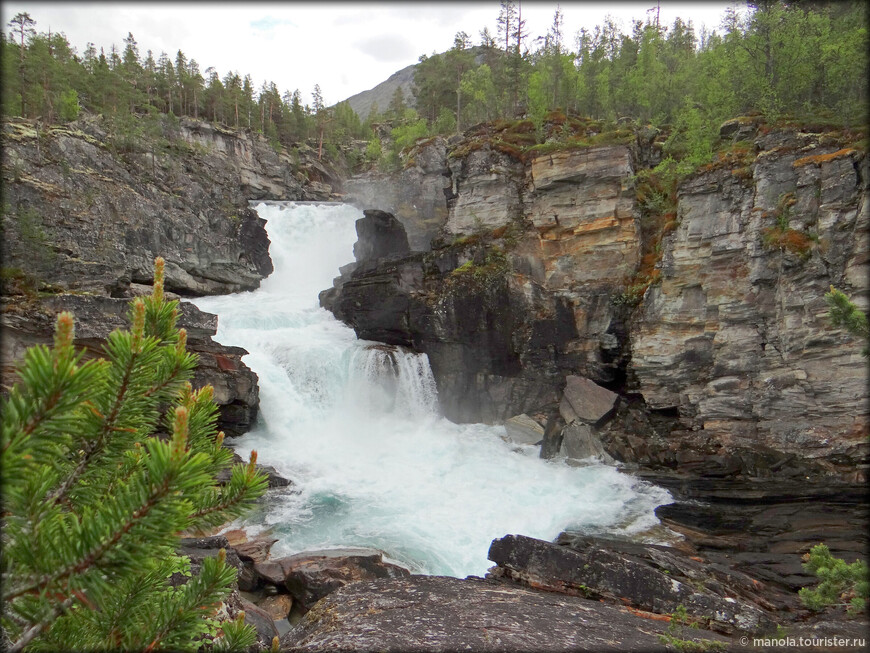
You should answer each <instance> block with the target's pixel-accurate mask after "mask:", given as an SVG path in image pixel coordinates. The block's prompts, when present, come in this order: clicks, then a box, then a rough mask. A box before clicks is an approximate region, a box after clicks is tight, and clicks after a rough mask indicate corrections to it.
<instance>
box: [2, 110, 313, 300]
mask: <svg viewBox="0 0 870 653" xmlns="http://www.w3.org/2000/svg"><path fill="white" fill-rule="evenodd" d="M3 130H4V132H3V140H4V162H3V186H4V197H5V201H6V208H5V209H4V215H3V231H4V243H3V260H4V266H6V267H9V268H19V269H21V270H23V271H24V272H26V273H28V274H30V275H32V276H34V277H36V278H38V279H41V280H43V281H50V282H51V283H52V284H54V285H55V286H59V287H60V288H62V289H64V290H72V291H89V292H96V293H99V294H111V295H113V296H118V297H120V296H125V295H126V294H127V293H128V291H129V288H130V284H131V283H133V284H135V283H150V281H151V269H152V266H153V262H154V258H155V257H156V256H158V255H159V256H163V258H164V259H166V288H167V289H168V290H171V291H174V292H177V293H179V294H182V295H207V294H220V293H228V292H236V291H239V290H249V289H253V288H256V287H257V286H258V285H259V282H260V279H262V278H263V277H264V276H266V275H268V274H269V273H270V272H271V270H272V265H271V260H270V259H269V256H268V244H269V241H268V237H267V235H266V232H265V230H264V228H263V225H264V221H263V220H261V219H259V218H258V217H257V215H256V214H255V213H254V212H252V211H251V210H249V209H248V201H249V200H252V199H327V198H328V196H329V190H328V188H327V187H324V188H327V190H326V192H323V191H320V192H313V191H312V190H310V188H311V184H310V183H308V182H306V183H303V182H302V181H300V179H299V178H297V175H299V177H300V178H301V174H300V173H298V171H297V170H296V164H294V163H293V161H292V160H291V158H290V157H289V156H288V155H287V154H281V155H279V154H276V153H275V151H274V150H273V149H272V148H271V146H270V145H269V144H268V143H267V142H266V141H265V140H263V139H262V137H258V136H254V135H252V134H249V133H240V132H230V131H227V130H224V129H221V128H218V127H215V126H213V125H210V124H208V123H205V122H198V121H193V120H187V119H185V120H182V121H180V123H178V124H177V125H175V126H172V125H170V124H168V123H167V124H166V125H164V133H162V134H160V135H159V136H160V138H163V139H165V142H168V143H169V145H168V148H167V149H166V150H161V149H160V147H156V146H154V145H153V143H152V141H149V140H148V139H146V138H145V137H144V136H143V137H141V139H140V140H131V141H130V142H129V143H127V142H126V141H125V142H124V144H123V145H122V144H119V140H118V138H119V137H118V136H117V134H111V133H107V132H106V129H105V125H104V123H103V121H102V120H101V119H100V118H94V117H87V118H84V119H82V120H80V121H78V122H75V123H70V124H69V125H62V126H61V125H56V126H52V127H49V128H42V129H41V130H40V131H39V133H38V135H37V131H36V128H35V125H34V124H33V123H32V122H28V121H23V120H11V121H4V124H3ZM157 138H158V137H157V136H154V139H152V140H153V142H157V141H156V140H155V139H157ZM324 172H326V171H324ZM312 174H314V173H312ZM315 176H316V175H315ZM321 176H322V175H321Z"/></svg>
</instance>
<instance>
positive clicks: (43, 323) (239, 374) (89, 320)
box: [2, 295, 259, 437]
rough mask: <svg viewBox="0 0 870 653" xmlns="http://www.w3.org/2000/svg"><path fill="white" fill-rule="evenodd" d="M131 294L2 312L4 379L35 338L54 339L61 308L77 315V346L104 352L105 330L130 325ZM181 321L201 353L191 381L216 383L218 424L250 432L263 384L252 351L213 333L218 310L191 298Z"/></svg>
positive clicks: (52, 301) (54, 300)
mask: <svg viewBox="0 0 870 653" xmlns="http://www.w3.org/2000/svg"><path fill="white" fill-rule="evenodd" d="M128 308H129V300H126V299H115V298H111V297H99V296H88V295H57V296H53V297H52V296H50V297H47V298H45V299H43V300H42V301H41V302H39V303H38V304H37V305H36V306H35V307H31V308H30V309H29V310H26V311H22V312H12V311H6V312H4V313H3V315H2V326H3V341H2V347H3V350H2V361H3V379H4V383H8V382H10V381H11V380H12V376H13V374H12V372H13V371H14V367H15V364H16V361H18V360H20V359H21V357H23V355H24V352H25V350H26V349H27V348H28V347H30V346H32V345H35V344H50V343H51V342H52V337H53V329H54V322H55V318H56V315H57V313H59V312H60V311H71V312H72V313H73V315H75V321H76V338H75V344H76V346H77V347H84V348H86V349H87V350H88V352H89V354H90V355H101V349H102V345H103V343H104V342H105V338H106V336H108V335H109V333H110V332H111V331H113V330H114V329H117V328H122V329H126V328H129V322H128V320H127V312H128ZM178 325H179V326H180V327H184V328H185V329H186V330H187V333H188V340H187V345H188V350H190V351H193V352H196V353H197V354H198V355H199V365H198V366H197V367H196V369H195V370H194V374H193V378H192V379H191V383H192V384H193V386H194V387H195V388H200V387H202V386H204V385H206V384H211V385H212V386H213V387H214V390H215V392H214V399H215V402H216V403H217V404H218V407H219V408H220V416H219V419H218V428H219V429H220V430H223V431H224V433H225V434H226V435H227V436H230V437H233V436H238V435H242V434H243V433H246V432H247V431H248V430H250V428H251V427H252V426H253V425H254V423H255V421H256V419H257V411H258V407H259V387H258V385H257V375H256V374H255V373H254V372H253V371H251V369H250V368H249V367H248V366H247V365H245V364H244V363H243V362H242V361H241V358H242V356H243V355H245V354H247V353H248V352H247V351H245V350H244V349H242V348H241V347H227V346H224V345H220V344H218V343H216V342H214V341H213V340H212V338H211V336H213V335H214V334H215V333H216V331H217V316H215V315H212V314H210V313H203V312H202V311H200V310H199V309H198V308H196V306H194V305H193V304H191V303H189V302H181V304H180V315H179V320H178Z"/></svg>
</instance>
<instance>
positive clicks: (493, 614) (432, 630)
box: [281, 576, 727, 652]
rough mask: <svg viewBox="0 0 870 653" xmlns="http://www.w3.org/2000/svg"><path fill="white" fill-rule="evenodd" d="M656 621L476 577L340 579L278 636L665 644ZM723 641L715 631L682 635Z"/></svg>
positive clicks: (344, 643)
mask: <svg viewBox="0 0 870 653" xmlns="http://www.w3.org/2000/svg"><path fill="white" fill-rule="evenodd" d="M666 628H667V626H666V624H664V623H663V622H661V621H654V620H647V619H642V618H639V617H637V616H635V615H634V614H632V613H631V612H629V611H628V610H627V609H625V608H619V607H617V606H611V605H604V604H602V603H598V602H594V601H587V600H584V599H581V598H577V597H572V596H565V595H559V594H554V593H552V592H538V591H534V590H529V589H524V588H520V587H510V586H505V585H503V584H501V583H496V582H491V581H484V580H480V579H470V578H469V579H464V580H463V579H458V578H446V577H441V576H410V577H408V578H398V579H379V580H374V581H363V582H359V583H353V584H352V585H347V586H345V587H343V588H341V589H339V590H337V591H335V592H333V593H332V594H330V595H329V596H328V597H326V598H325V599H323V600H322V601H321V602H320V603H318V604H317V605H316V606H314V608H313V609H311V610H310V611H309V612H308V613H307V614H306V615H305V616H304V617H303V618H302V621H300V622H299V624H297V626H296V627H295V628H294V629H293V630H291V631H290V632H288V633H286V634H285V635H284V636H283V637H282V638H281V647H282V650H288V651H323V650H344V651H351V650H353V651H461V650H471V651H554V652H555V651H559V652H562V651H569V650H570V651H627V650H631V651H665V650H667V649H665V647H664V645H663V644H661V642H660V641H659V640H658V637H657V635H658V634H659V633H662V632H664V631H665V630H666ZM699 635H700V636H702V637H704V638H707V639H717V640H719V641H727V640H724V638H722V637H721V636H719V635H717V634H715V633H709V632H701V631H697V630H691V631H687V634H686V635H684V637H686V638H687V639H688V638H691V637H695V636H699Z"/></svg>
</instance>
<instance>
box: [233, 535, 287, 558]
mask: <svg viewBox="0 0 870 653" xmlns="http://www.w3.org/2000/svg"><path fill="white" fill-rule="evenodd" d="M277 541H278V540H277V538H274V537H255V538H254V539H253V540H248V541H247V542H242V543H240V544H236V545H235V546H234V547H233V548H234V549H235V550H236V553H237V554H238V556H239V558H240V559H241V560H244V561H246V562H264V561H265V560H266V559H267V558H268V557H269V549H271V548H272V545H273V544H275V542H277Z"/></svg>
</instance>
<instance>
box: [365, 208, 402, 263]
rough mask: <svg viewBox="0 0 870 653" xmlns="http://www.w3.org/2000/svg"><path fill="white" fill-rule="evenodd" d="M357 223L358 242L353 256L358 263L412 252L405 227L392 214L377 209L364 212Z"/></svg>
mask: <svg viewBox="0 0 870 653" xmlns="http://www.w3.org/2000/svg"><path fill="white" fill-rule="evenodd" d="M363 215H364V216H365V217H364V218H360V219H359V220H357V221H356V234H357V237H358V239H357V241H356V244H354V246H353V255H354V257H355V258H356V260H357V261H370V260H374V259H379V258H383V257H385V256H401V255H402V254H407V253H408V252H410V251H411V248H410V247H409V246H408V235H407V234H406V233H405V227H403V226H402V223H401V222H399V221H398V220H396V218H395V217H393V215H392V214H390V213H386V212H385V211H379V210H377V209H367V210H365V211H363Z"/></svg>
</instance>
